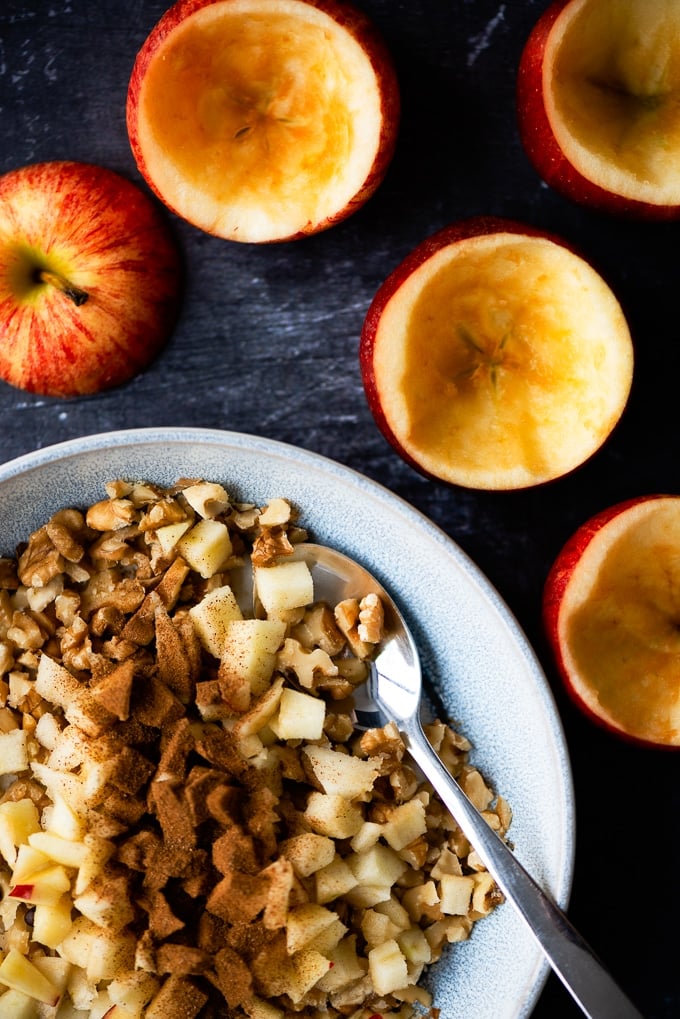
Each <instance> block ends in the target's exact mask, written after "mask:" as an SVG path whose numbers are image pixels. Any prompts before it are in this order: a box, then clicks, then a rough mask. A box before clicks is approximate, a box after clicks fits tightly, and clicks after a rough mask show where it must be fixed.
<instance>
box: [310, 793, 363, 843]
mask: <svg viewBox="0 0 680 1019" xmlns="http://www.w3.org/2000/svg"><path fill="white" fill-rule="evenodd" d="M305 819H306V820H307V823H308V824H309V826H310V828H311V829H312V831H315V832H317V833H318V834H319V835H328V837H329V838H332V839H349V838H351V837H352V835H355V834H356V833H357V832H358V830H359V828H360V827H361V825H362V824H363V820H364V817H363V814H362V813H361V808H360V807H358V806H357V804H356V803H352V801H351V800H347V799H345V797H344V796H338V795H337V794H332V795H331V794H329V793H319V792H316V791H315V792H312V793H310V795H309V798H308V799H307V807H306V809H305Z"/></svg>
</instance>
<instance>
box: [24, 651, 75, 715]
mask: <svg viewBox="0 0 680 1019" xmlns="http://www.w3.org/2000/svg"><path fill="white" fill-rule="evenodd" d="M80 688H81V687H80V683H79V682H78V680H77V679H76V677H75V676H72V675H71V673H70V672H69V671H68V669H66V668H64V666H63V665H60V664H59V662H55V660H54V659H53V658H50V656H49V655H46V654H41V655H40V661H39V662H38V671H37V673H36V677H35V691H36V693H39V694H40V696H41V697H44V698H45V700H46V701H51V702H52V704H58V705H59V707H60V708H66V707H67V706H68V704H69V703H70V702H71V700H72V699H73V698H74V697H75V695H76V694H77V693H78V691H79V690H80Z"/></svg>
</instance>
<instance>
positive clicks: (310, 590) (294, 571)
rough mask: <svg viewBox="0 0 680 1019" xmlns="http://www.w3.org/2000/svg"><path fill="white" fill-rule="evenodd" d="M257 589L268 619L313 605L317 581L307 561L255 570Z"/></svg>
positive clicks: (296, 561) (262, 567)
mask: <svg viewBox="0 0 680 1019" xmlns="http://www.w3.org/2000/svg"><path fill="white" fill-rule="evenodd" d="M255 589H256V591H257V596H258V598H259V599H260V602H261V603H262V607H263V608H264V610H265V612H266V613H267V615H268V616H278V615H280V614H281V613H282V612H287V611H288V610H289V609H297V608H301V607H302V606H304V605H311V603H312V602H313V601H314V581H313V580H312V574H311V573H310V570H309V566H308V565H307V563H306V562H304V561H303V560H301V559H300V560H295V561H293V562H288V563H278V564H276V565H275V566H258V567H256V568H255Z"/></svg>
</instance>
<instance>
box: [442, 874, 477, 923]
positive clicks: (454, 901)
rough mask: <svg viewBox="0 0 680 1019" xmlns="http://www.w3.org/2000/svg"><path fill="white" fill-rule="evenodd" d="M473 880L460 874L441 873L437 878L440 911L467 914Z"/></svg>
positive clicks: (451, 913) (449, 914) (450, 914)
mask: <svg viewBox="0 0 680 1019" xmlns="http://www.w3.org/2000/svg"><path fill="white" fill-rule="evenodd" d="M474 887H475V882H474V879H473V878H472V877H468V876H467V875H462V874H442V876H441V878H440V879H439V898H440V908H441V911H442V913H446V914H447V916H467V912H468V910H469V908H470V901H471V899H472V892H473V890H474Z"/></svg>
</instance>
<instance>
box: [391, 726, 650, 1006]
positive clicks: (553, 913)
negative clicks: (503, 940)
mask: <svg viewBox="0 0 680 1019" xmlns="http://www.w3.org/2000/svg"><path fill="white" fill-rule="evenodd" d="M401 728H402V734H403V736H404V737H405V738H406V742H407V746H408V750H409V753H410V754H411V756H412V757H413V759H414V760H415V761H416V763H417V764H418V765H419V766H420V768H421V770H422V771H423V773H424V774H425V776H426V777H427V778H428V779H429V781H430V782H431V783H432V785H433V786H434V788H435V789H436V791H437V793H438V794H439V796H440V798H441V799H442V800H443V802H444V804H445V806H446V807H447V809H448V810H449V811H450V812H451V814H452V815H453V817H454V818H455V820H456V821H457V823H458V824H459V825H460V827H461V829H462V831H463V832H464V834H465V835H466V836H467V838H468V839H469V840H470V842H471V843H472V845H473V846H474V847H475V849H476V850H477V853H478V854H479V856H480V858H481V859H482V861H483V862H484V864H485V866H486V867H487V869H488V871H489V873H490V874H492V875H493V877H494V879H495V880H496V883H497V884H498V886H499V887H500V889H501V890H502V891H503V892H504V894H505V896H506V898H507V899H508V900H509V901H511V902H512V903H514V905H515V907H516V909H517V910H518V911H519V913H520V914H521V916H522V917H523V918H524V920H525V921H526V922H527V924H528V926H529V928H530V930H531V932H532V933H533V935H534V937H535V938H536V940H537V941H538V943H539V945H540V946H541V948H542V949H543V952H544V953H545V955H546V957H547V959H548V961H549V962H550V965H551V966H552V968H553V969H554V971H555V973H556V974H557V976H558V977H559V978H560V980H561V981H562V983H563V984H564V985H565V987H566V988H567V990H568V991H569V992H570V993H571V994H572V996H573V997H574V999H575V1000H576V1002H577V1003H578V1004H579V1006H580V1008H581V1009H582V1011H583V1012H584V1014H585V1015H587V1016H590V1019H643V1017H642V1015H641V1013H640V1012H639V1011H638V1010H637V1009H636V1008H635V1006H634V1005H633V1004H632V1003H631V1002H630V1000H629V999H628V998H627V997H626V995H625V994H624V993H623V991H622V990H621V988H620V987H619V986H618V984H616V982H615V981H614V979H613V978H612V977H611V976H610V975H609V973H608V972H607V970H606V969H605V968H604V966H603V965H602V963H601V962H600V961H599V960H598V959H597V958H596V957H595V955H594V953H593V951H592V949H591V948H590V947H589V946H588V945H587V944H586V942H585V941H584V940H583V938H582V937H581V935H580V934H579V933H578V932H577V931H576V930H575V929H574V928H573V927H572V925H571V923H570V922H569V920H568V919H567V917H566V916H565V914H564V913H563V912H562V910H561V909H559V907H558V906H557V905H556V904H555V903H554V902H553V900H552V899H551V898H550V897H549V896H548V895H546V894H545V892H543V891H542V889H541V888H540V887H539V886H538V885H537V884H536V882H535V881H534V879H533V878H532V877H531V875H530V874H528V873H527V871H526V870H525V869H524V867H522V865H521V864H520V863H519V861H518V860H517V857H516V856H515V855H514V853H513V852H512V851H511V850H510V849H508V847H507V846H506V844H505V843H504V842H503V841H502V839H501V838H500V837H499V836H498V835H497V834H496V832H495V831H494V830H493V829H492V828H491V827H490V826H489V825H488V824H487V823H486V821H485V820H484V818H483V817H482V816H481V814H480V813H479V811H478V810H477V808H476V807H475V806H474V805H473V804H472V802H471V801H470V800H469V799H468V797H467V796H466V794H465V793H464V792H463V790H462V789H461V788H460V786H459V785H458V783H457V782H456V781H455V780H454V779H453V778H452V777H451V775H450V774H449V772H448V771H447V769H446V767H445V766H444V765H443V764H442V762H441V760H440V758H439V757H438V756H437V753H436V752H435V751H434V749H433V748H432V746H431V745H430V742H429V741H428V739H427V737H426V736H425V733H424V732H423V729H422V726H421V724H420V721H419V720H418V719H417V718H414V719H408V720H406V719H404V721H403V722H402V726H401Z"/></svg>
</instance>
